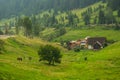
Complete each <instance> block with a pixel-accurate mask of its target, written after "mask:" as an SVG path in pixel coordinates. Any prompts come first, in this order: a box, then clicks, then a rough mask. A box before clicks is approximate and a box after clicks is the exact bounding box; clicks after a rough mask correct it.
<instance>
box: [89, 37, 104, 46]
mask: <svg viewBox="0 0 120 80" xmlns="http://www.w3.org/2000/svg"><path fill="white" fill-rule="evenodd" d="M96 42H99V43H101V44H102V45H103V44H104V43H105V42H106V38H105V37H92V38H88V39H87V44H88V45H94V44H95V43H96Z"/></svg>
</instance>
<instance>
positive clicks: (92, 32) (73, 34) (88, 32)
mask: <svg viewBox="0 0 120 80" xmlns="http://www.w3.org/2000/svg"><path fill="white" fill-rule="evenodd" d="M104 28H105V27H103V28H102V26H100V27H91V28H88V27H87V28H86V29H81V28H80V29H71V30H69V31H68V32H67V33H66V34H65V35H63V36H61V37H59V38H57V39H54V41H60V40H78V39H84V38H85V37H87V36H90V37H106V38H107V39H108V40H115V41H119V40H120V37H118V36H120V31H119V30H113V29H109V30H107V29H104Z"/></svg>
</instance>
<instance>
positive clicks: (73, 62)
mask: <svg viewBox="0 0 120 80" xmlns="http://www.w3.org/2000/svg"><path fill="white" fill-rule="evenodd" d="M112 36H113V35H112ZM45 43H47V42H44V41H42V40H39V39H27V38H25V37H16V38H9V39H7V40H5V50H6V52H5V53H4V54H0V80H119V78H120V69H119V67H120V64H119V63H120V57H119V56H120V52H119V50H120V42H117V43H115V44H112V45H110V46H109V47H107V48H105V49H103V50H101V51H89V50H83V51H81V52H79V53H75V52H73V51H67V50H65V49H63V48H61V51H62V54H63V58H62V63H61V64H58V65H56V66H49V65H47V64H45V62H38V59H39V57H38V55H37V50H38V48H39V46H40V45H41V44H45ZM49 44H50V43H49ZM56 46H57V45H56ZM29 56H32V58H33V59H32V60H31V61H29V60H28V57H29ZM86 56H87V57H88V60H87V61H84V57H86ZM17 57H25V59H23V61H22V62H20V61H17V60H16V58H17Z"/></svg>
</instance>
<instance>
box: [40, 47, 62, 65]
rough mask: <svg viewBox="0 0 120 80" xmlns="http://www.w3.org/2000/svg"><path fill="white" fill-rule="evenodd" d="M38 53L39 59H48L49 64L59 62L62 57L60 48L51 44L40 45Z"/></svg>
mask: <svg viewBox="0 0 120 80" xmlns="http://www.w3.org/2000/svg"><path fill="white" fill-rule="evenodd" d="M38 55H39V56H40V60H46V61H48V63H49V65H51V64H53V65H54V63H55V62H56V63H60V62H61V60H60V58H61V57H62V55H61V54H60V50H59V49H58V48H57V47H54V46H51V45H45V46H41V47H40V49H39V51H38Z"/></svg>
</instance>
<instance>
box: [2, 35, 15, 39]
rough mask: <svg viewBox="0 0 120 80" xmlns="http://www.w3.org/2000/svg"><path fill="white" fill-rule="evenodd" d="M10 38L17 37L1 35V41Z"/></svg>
mask: <svg viewBox="0 0 120 80" xmlns="http://www.w3.org/2000/svg"><path fill="white" fill-rule="evenodd" d="M10 37H15V35H0V39H7V38H10Z"/></svg>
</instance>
